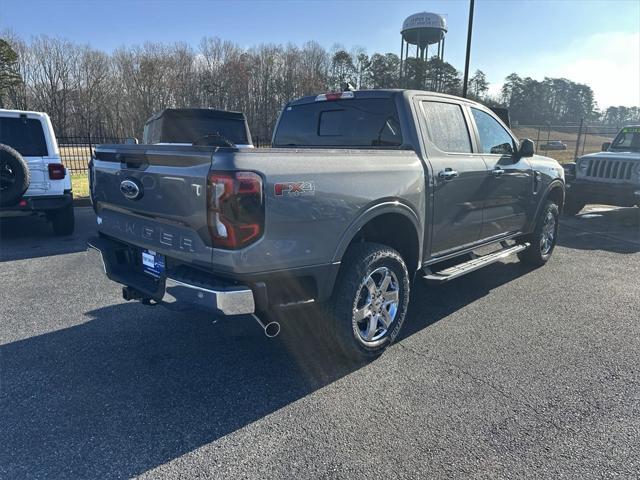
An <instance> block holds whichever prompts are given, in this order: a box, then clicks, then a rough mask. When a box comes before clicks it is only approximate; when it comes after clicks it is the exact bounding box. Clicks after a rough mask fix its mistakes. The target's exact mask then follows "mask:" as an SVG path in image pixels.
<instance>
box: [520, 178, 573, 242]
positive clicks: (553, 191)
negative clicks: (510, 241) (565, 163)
mask: <svg viewBox="0 0 640 480" xmlns="http://www.w3.org/2000/svg"><path fill="white" fill-rule="evenodd" d="M548 199H552V200H554V201H556V203H557V205H558V210H559V211H560V212H562V209H563V208H564V199H565V188H564V183H563V182H562V180H559V179H555V180H553V181H552V182H551V183H549V185H547V188H545V190H544V193H542V195H540V201H539V202H538V205H537V206H536V211H535V215H534V216H533V217H532V218H531V219H530V221H529V224H528V229H527V231H531V230H533V228H535V225H536V219H537V218H538V215H540V210H541V209H542V207H543V206H544V204H545V202H546V201H547V200H548Z"/></svg>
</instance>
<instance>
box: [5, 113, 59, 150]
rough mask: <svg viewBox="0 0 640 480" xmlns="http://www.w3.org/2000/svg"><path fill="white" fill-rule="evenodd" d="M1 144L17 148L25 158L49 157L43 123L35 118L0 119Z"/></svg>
mask: <svg viewBox="0 0 640 480" xmlns="http://www.w3.org/2000/svg"><path fill="white" fill-rule="evenodd" d="M0 143H4V144H5V145H9V146H10V147H13V148H15V149H16V150H17V151H18V152H20V153H21V154H22V155H23V156H25V157H46V156H47V155H48V152H47V142H46V140H45V138H44V132H43V130H42V123H41V122H40V120H38V119H35V118H8V117H0Z"/></svg>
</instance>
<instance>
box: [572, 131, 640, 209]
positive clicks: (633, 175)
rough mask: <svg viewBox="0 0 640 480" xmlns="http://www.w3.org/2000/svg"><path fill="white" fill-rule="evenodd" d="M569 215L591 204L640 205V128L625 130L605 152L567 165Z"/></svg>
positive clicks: (603, 146) (608, 144) (604, 145)
mask: <svg viewBox="0 0 640 480" xmlns="http://www.w3.org/2000/svg"><path fill="white" fill-rule="evenodd" d="M566 168H568V170H569V175H567V177H568V178H570V179H571V181H570V182H569V184H568V185H567V204H566V213H567V214H569V215H575V214H577V213H578V212H580V210H582V208H584V206H585V205H586V204H588V203H604V204H607V205H617V206H621V207H633V206H634V205H640V125H635V126H628V127H624V128H623V129H622V130H620V132H619V133H618V135H616V138H614V140H613V142H611V143H609V142H605V143H604V144H603V145H602V152H598V153H591V154H589V155H584V156H582V157H580V158H578V160H576V163H575V164H570V165H567V167H566Z"/></svg>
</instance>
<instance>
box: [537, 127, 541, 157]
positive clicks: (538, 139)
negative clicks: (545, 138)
mask: <svg viewBox="0 0 640 480" xmlns="http://www.w3.org/2000/svg"><path fill="white" fill-rule="evenodd" d="M539 145H540V126H538V136H537V137H536V153H538V148H540V147H539Z"/></svg>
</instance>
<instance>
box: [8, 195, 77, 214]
mask: <svg viewBox="0 0 640 480" xmlns="http://www.w3.org/2000/svg"><path fill="white" fill-rule="evenodd" d="M72 204H73V194H71V193H70V192H69V193H64V194H62V195H56V196H55V197H47V196H42V197H23V198H22V199H20V200H19V201H18V202H17V203H16V204H15V205H11V206H9V207H0V217H17V216H22V215H31V214H34V213H38V212H47V211H51V210H59V209H61V208H65V207H68V206H70V205H72Z"/></svg>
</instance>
